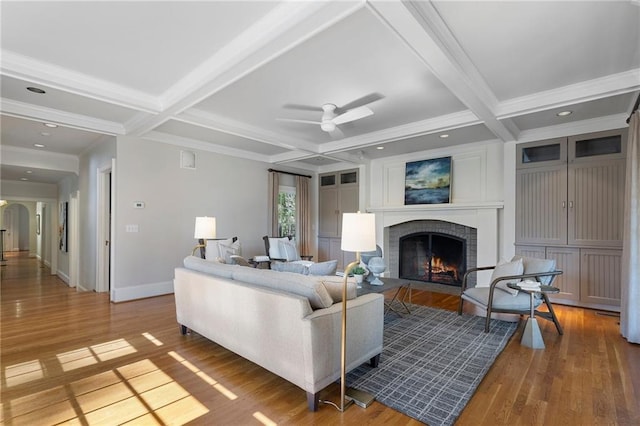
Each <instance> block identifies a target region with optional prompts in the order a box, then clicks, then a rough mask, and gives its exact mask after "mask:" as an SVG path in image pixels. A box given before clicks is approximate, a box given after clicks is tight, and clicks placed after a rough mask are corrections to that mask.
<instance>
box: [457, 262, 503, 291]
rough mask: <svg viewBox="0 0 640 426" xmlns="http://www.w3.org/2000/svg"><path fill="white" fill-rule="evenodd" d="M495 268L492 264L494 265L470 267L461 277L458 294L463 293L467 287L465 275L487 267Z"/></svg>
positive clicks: (485, 269) (484, 269)
mask: <svg viewBox="0 0 640 426" xmlns="http://www.w3.org/2000/svg"><path fill="white" fill-rule="evenodd" d="M495 268H496V267H495V265H494V266H480V267H477V268H471V269H469V270H467V272H465V274H464V276H463V277H462V287H461V288H460V294H462V293H464V291H465V290H466V289H467V277H468V276H469V275H471V274H472V273H473V272H477V271H487V270H489V269H495Z"/></svg>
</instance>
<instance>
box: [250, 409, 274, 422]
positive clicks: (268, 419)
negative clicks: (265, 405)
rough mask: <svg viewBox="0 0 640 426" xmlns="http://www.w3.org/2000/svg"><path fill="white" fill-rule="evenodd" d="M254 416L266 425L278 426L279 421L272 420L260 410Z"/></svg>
mask: <svg viewBox="0 0 640 426" xmlns="http://www.w3.org/2000/svg"><path fill="white" fill-rule="evenodd" d="M253 418H254V419H256V420H257V421H259V422H260V423H262V424H263V425H264V426H277V424H278V423H276V422H274V421H273V420H271V419H270V418H269V417H267V416H265V415H264V414H262V413H261V412H260V411H256V412H255V413H253Z"/></svg>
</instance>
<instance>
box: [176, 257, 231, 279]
mask: <svg viewBox="0 0 640 426" xmlns="http://www.w3.org/2000/svg"><path fill="white" fill-rule="evenodd" d="M183 263H184V267H185V268H187V269H193V270H194V271H199V272H204V273H206V274H211V275H215V276H216V277H222V278H231V277H232V273H233V269H234V267H233V266H232V265H225V264H224V263H220V262H216V261H213V262H212V261H209V260H205V259H202V258H199V257H196V256H187V257H185V258H184V262H183Z"/></svg>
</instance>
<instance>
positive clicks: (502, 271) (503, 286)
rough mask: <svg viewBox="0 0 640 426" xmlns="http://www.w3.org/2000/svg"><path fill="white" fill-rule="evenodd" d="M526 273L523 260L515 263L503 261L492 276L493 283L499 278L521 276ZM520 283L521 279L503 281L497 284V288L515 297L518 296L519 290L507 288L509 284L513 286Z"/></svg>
mask: <svg viewBox="0 0 640 426" xmlns="http://www.w3.org/2000/svg"><path fill="white" fill-rule="evenodd" d="M522 271H524V265H523V264H522V259H518V260H515V261H513V262H506V261H501V262H500V263H498V264H497V265H496V267H495V269H494V270H493V273H492V274H491V282H493V280H495V279H496V278H499V277H507V276H509V275H520V274H522ZM518 281H520V280H519V279H512V280H502V281H500V282H498V284H496V288H498V289H500V290H503V291H506V292H507V293H511V295H513V296H514V297H515V296H517V295H518V290H515V289H512V288H509V287H507V284H513V283H517V282H518Z"/></svg>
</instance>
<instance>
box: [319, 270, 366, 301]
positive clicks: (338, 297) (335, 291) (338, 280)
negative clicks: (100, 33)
mask: <svg viewBox="0 0 640 426" xmlns="http://www.w3.org/2000/svg"><path fill="white" fill-rule="evenodd" d="M322 283H323V284H324V286H325V288H326V289H327V291H328V292H329V295H330V296H331V298H332V299H333V303H338V302H342V287H343V286H344V278H342V277H337V276H335V275H334V276H332V277H331V276H329V277H323V279H322ZM356 297H358V285H357V284H356V282H355V281H352V280H348V281H347V300H351V299H355V298H356Z"/></svg>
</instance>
